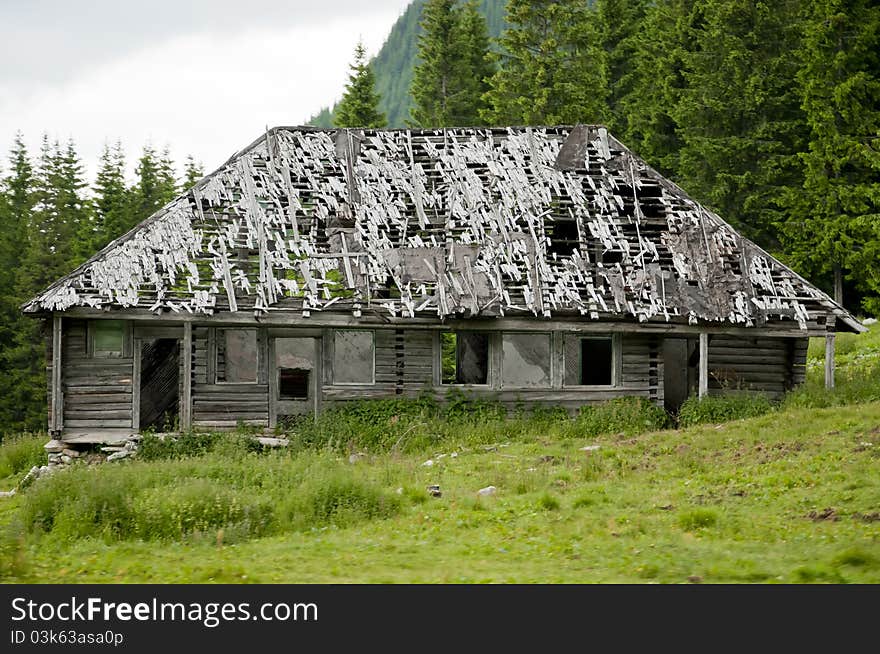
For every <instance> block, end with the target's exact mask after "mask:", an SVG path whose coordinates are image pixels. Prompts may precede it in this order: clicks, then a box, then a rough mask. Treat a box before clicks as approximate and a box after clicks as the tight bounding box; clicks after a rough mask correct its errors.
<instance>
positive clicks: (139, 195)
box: [125, 144, 177, 231]
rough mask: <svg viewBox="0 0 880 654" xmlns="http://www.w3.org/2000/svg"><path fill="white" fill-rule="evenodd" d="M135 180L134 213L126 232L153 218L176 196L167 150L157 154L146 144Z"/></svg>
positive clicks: (175, 181) (174, 181) (172, 170)
mask: <svg viewBox="0 0 880 654" xmlns="http://www.w3.org/2000/svg"><path fill="white" fill-rule="evenodd" d="M135 177H136V181H135V186H134V188H133V189H132V196H133V203H132V205H133V210H132V212H131V214H130V216H129V219H128V223H127V225H126V226H125V231H127V230H129V229H131V228H132V227H134V226H135V225H137V224H138V223H139V222H141V221H142V220H144V219H146V218H148V217H150V216H151V215H153V214H154V213H155V212H157V211H158V210H159V209H161V208H162V207H163V206H165V205H166V204H167V203H168V202H170V201H171V200H173V199H174V196H175V195H176V194H177V180H176V179H175V176H174V164H173V162H172V161H171V156H170V154H169V152H168V148H165V149H164V150H163V151H162V153H161V154H157V152H156V150H155V148H153V146H152V145H149V144H147V145H145V146H144V149H143V151H142V153H141V157H140V159H138V162H137V166H136V167H135Z"/></svg>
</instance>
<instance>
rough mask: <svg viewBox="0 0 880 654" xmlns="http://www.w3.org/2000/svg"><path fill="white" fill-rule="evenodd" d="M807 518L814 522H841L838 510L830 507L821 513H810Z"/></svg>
mask: <svg viewBox="0 0 880 654" xmlns="http://www.w3.org/2000/svg"><path fill="white" fill-rule="evenodd" d="M807 517H808V518H809V519H810V520H812V521H813V522H825V521H831V522H837V521H838V520H840V516H839V515H837V510H836V509H833V508H831V507H830V506H829V507H826V508H824V509H822V510H821V511H810V512H809V513H808V514H807Z"/></svg>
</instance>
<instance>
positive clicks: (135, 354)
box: [131, 338, 142, 431]
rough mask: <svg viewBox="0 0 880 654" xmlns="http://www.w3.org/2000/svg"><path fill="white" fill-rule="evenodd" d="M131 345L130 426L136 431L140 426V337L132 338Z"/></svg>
mask: <svg viewBox="0 0 880 654" xmlns="http://www.w3.org/2000/svg"><path fill="white" fill-rule="evenodd" d="M132 347H133V351H132V371H131V389H132V391H131V428H132V429H133V430H135V431H138V430H140V428H141V354H142V341H141V339H139V338H135V339H133V340H132Z"/></svg>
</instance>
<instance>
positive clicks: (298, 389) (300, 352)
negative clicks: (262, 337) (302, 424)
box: [269, 336, 320, 426]
mask: <svg viewBox="0 0 880 654" xmlns="http://www.w3.org/2000/svg"><path fill="white" fill-rule="evenodd" d="M271 351H272V361H271V363H272V371H271V373H270V376H269V384H270V389H269V392H270V394H271V399H272V406H273V410H272V415H271V416H270V418H271V425H272V426H275V425H277V424H278V423H279V422H280V423H284V422H290V421H291V420H295V419H296V417H297V416H304V415H312V416H314V415H316V414H317V411H318V392H319V390H320V386H319V380H318V361H319V356H320V346H319V339H317V338H311V337H300V336H297V337H291V338H287V337H284V338H274V339H272V348H271Z"/></svg>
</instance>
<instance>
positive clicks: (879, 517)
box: [853, 511, 880, 522]
mask: <svg viewBox="0 0 880 654" xmlns="http://www.w3.org/2000/svg"><path fill="white" fill-rule="evenodd" d="M853 518H855V519H856V520H861V521H862V522H880V511H874V512H873V513H855V514H853Z"/></svg>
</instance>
